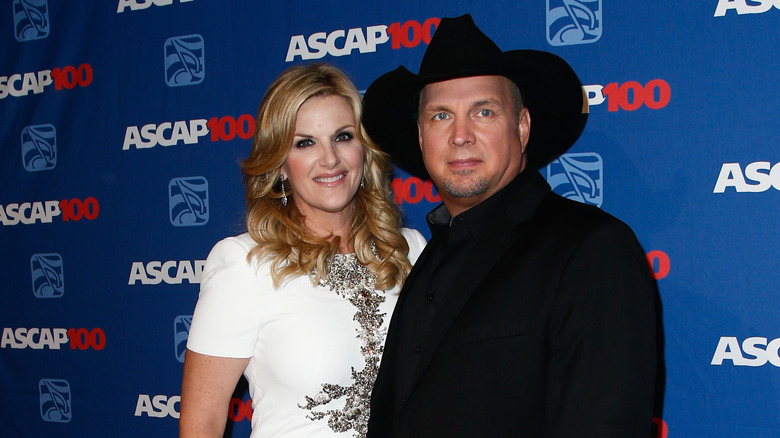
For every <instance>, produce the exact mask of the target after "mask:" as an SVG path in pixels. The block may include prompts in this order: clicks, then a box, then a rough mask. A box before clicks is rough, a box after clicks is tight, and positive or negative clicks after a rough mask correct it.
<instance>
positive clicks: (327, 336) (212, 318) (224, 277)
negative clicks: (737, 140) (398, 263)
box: [187, 228, 425, 438]
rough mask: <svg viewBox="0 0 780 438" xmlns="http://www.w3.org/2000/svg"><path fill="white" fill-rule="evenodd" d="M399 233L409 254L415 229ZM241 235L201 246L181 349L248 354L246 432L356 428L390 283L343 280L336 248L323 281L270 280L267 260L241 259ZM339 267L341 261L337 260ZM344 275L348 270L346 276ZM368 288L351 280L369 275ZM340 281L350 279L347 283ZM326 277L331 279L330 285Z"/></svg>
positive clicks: (416, 243)
mask: <svg viewBox="0 0 780 438" xmlns="http://www.w3.org/2000/svg"><path fill="white" fill-rule="evenodd" d="M402 233H403V235H404V237H405V238H406V240H407V242H408V243H409V261H410V262H412V263H414V262H415V261H416V260H417V257H418V256H419V254H420V252H421V251H422V249H423V247H424V246H425V238H424V237H423V236H422V235H421V234H420V233H419V232H418V231H417V230H413V229H408V228H404V229H402ZM254 245H255V242H254V241H253V240H252V238H251V237H250V236H249V235H248V234H242V235H240V236H235V237H229V238H227V239H224V240H222V241H220V242H218V243H217V244H216V245H215V246H214V248H213V249H212V250H211V252H210V253H209V256H208V258H207V260H206V266H205V269H204V272H203V277H202V280H201V287H200V295H199V298H198V303H197V305H196V306H195V312H194V314H193V318H192V325H191V327H190V332H189V337H188V340H187V348H188V349H190V350H192V351H194V352H197V353H201V354H206V355H210V356H218V357H231V358H251V359H250V361H249V365H248V366H247V368H246V370H245V371H244V376H245V377H246V379H247V381H248V382H249V394H250V396H251V397H252V408H253V410H254V412H253V414H252V435H251V436H252V438H260V437H263V438H269V437H284V438H294V437H306V438H312V437H362V436H364V435H365V429H366V422H367V420H368V406H369V398H370V394H371V388H372V387H373V383H374V379H375V378H376V371H377V370H378V367H379V359H380V357H381V352H382V346H383V345H384V340H385V335H386V332H387V326H388V324H389V323H390V317H391V315H392V312H393V307H394V306H395V303H396V301H397V298H398V292H399V288H398V287H396V288H394V289H392V290H389V291H374V290H373V279H372V278H366V277H361V276H358V277H354V276H353V277H354V278H351V280H350V279H348V280H350V281H346V282H345V281H344V279H345V276H344V275H343V274H344V273H349V272H354V271H353V270H352V269H349V268H347V269H345V267H349V266H351V265H352V263H354V255H352V254H348V255H342V256H338V260H337V261H336V262H334V265H333V266H334V267H333V268H331V272H332V273H334V272H337V271H338V269H342V271H341V273H342V275H335V276H334V275H331V276H329V277H330V278H331V279H333V278H337V279H340V280H341V281H338V280H336V281H335V282H334V281H330V282H329V285H316V286H315V285H312V284H311V282H310V280H309V278H308V276H301V277H296V278H294V279H292V280H290V281H287V282H285V283H283V284H282V285H281V286H280V287H279V288H274V287H273V282H272V280H271V276H270V271H269V268H268V266H267V265H265V264H263V263H261V264H259V265H258V263H257V262H256V261H254V260H253V261H251V262H247V259H246V256H247V253H248V252H249V250H250V249H251V248H252V247H254ZM339 266H340V267H341V268H339ZM347 277H349V275H347ZM366 281H369V282H370V285H371V288H370V290H369V291H367V290H365V289H364V288H362V287H360V286H358V287H353V286H354V285H355V283H356V282H357V283H359V284H369V283H366ZM346 283H352V285H351V286H350V285H347V284H346ZM331 286H332V287H331Z"/></svg>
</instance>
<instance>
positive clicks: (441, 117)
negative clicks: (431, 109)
mask: <svg viewBox="0 0 780 438" xmlns="http://www.w3.org/2000/svg"><path fill="white" fill-rule="evenodd" d="M446 118H447V113H436V114H434V115H433V120H444V119H446Z"/></svg>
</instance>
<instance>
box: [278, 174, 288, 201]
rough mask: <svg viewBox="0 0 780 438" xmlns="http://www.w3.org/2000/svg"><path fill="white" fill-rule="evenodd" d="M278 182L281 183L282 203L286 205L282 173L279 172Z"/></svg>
mask: <svg viewBox="0 0 780 438" xmlns="http://www.w3.org/2000/svg"><path fill="white" fill-rule="evenodd" d="M279 182H280V183H281V184H282V205H284V206H286V205H287V193H286V192H285V191H284V175H282V174H279Z"/></svg>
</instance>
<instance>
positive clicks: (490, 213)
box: [395, 169, 537, 396]
mask: <svg viewBox="0 0 780 438" xmlns="http://www.w3.org/2000/svg"><path fill="white" fill-rule="evenodd" d="M536 174H537V172H536V171H535V170H533V169H529V170H527V171H524V172H521V173H520V174H519V175H518V176H517V177H515V179H514V180H512V181H511V182H510V183H509V184H507V185H506V186H505V187H503V188H502V189H501V190H499V191H498V192H496V193H495V194H494V195H493V196H491V197H490V198H488V199H486V200H484V201H482V202H481V203H479V204H477V205H475V206H473V207H471V208H470V209H468V210H466V211H464V212H462V213H461V214H459V215H457V216H455V217H452V216H451V215H450V212H449V211H448V210H447V208H446V207H445V206H444V204H442V205H439V206H438V207H436V209H434V210H433V211H432V212H430V213H429V214H428V216H427V217H426V219H427V221H428V227H429V228H430V230H431V240H430V241H429V242H428V248H426V250H427V251H430V255H429V256H428V257H427V259H426V261H425V265H424V266H417V267H416V269H421V270H422V271H421V272H420V273H419V274H417V276H416V277H415V278H414V283H413V284H411V285H410V286H409V288H408V289H407V291H406V293H407V294H408V295H407V297H406V298H405V301H404V304H403V306H402V308H397V309H396V310H395V311H396V312H397V313H400V315H398V321H399V332H398V333H399V338H398V349H399V354H398V356H397V357H398V363H397V364H396V365H397V372H398V377H399V379H398V380H397V382H396V384H397V385H400V386H399V387H398V388H397V389H398V390H400V391H402V396H405V395H406V394H403V391H406V390H408V384H409V383H410V382H409V381H410V379H411V378H412V375H413V374H414V371H415V369H416V367H417V361H418V358H419V356H420V353H421V352H422V351H423V349H425V348H427V347H429V346H427V345H425V343H424V339H425V338H426V334H427V332H428V330H429V328H430V325H431V322H432V321H433V319H434V317H435V316H436V310H437V307H438V306H437V305H438V303H441V302H442V300H445V299H446V295H447V291H448V290H449V289H450V287H451V286H450V282H451V280H452V278H453V277H455V273H457V272H460V271H461V270H468V269H469V267H468V266H464V262H465V259H466V257H467V255H468V254H469V253H470V252H471V251H472V250H473V248H474V246H475V245H476V242H477V241H478V240H479V239H480V238H481V237H482V236H485V235H486V234H487V233H490V232H492V224H493V221H492V218H493V217H495V215H496V214H497V213H499V212H501V210H502V209H503V207H504V204H505V202H504V201H505V200H506V198H507V197H508V196H510V194H511V193H514V192H515V191H517V190H522V187H523V186H525V185H526V184H528V182H529V181H530V180H531V179H532V178H533V177H534V176H535V175H536ZM401 358H409V359H408V360H406V359H401Z"/></svg>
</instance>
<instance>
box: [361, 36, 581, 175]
mask: <svg viewBox="0 0 780 438" xmlns="http://www.w3.org/2000/svg"><path fill="white" fill-rule="evenodd" d="M482 75H500V76H505V77H507V78H509V79H510V80H512V81H513V82H515V84H517V86H518V88H520V91H521V93H522V95H523V100H524V105H525V106H526V107H527V108H528V110H529V112H530V115H531V136H530V139H529V142H528V146H527V147H526V151H527V153H528V161H529V166H532V167H535V168H539V167H543V166H545V165H547V164H548V163H549V162H550V161H552V160H554V159H555V158H557V157H558V156H559V155H561V154H562V153H564V152H565V151H566V150H567V149H568V148H569V147H571V145H572V144H574V142H575V141H576V140H577V138H578V137H579V135H580V134H581V133H582V130H583V129H584V127H585V123H586V121H587V117H588V114H587V100H585V97H584V94H583V91H582V84H581V83H580V81H579V79H578V78H577V75H576V73H574V70H572V68H571V67H570V66H569V64H568V63H566V61H564V60H563V59H561V58H560V57H558V56H556V55H554V54H552V53H548V52H542V51H537V50H512V51H507V52H503V56H502V60H501V62H500V63H496V64H493V65H487V66H476V67H473V68H468V69H463V70H458V71H449V72H447V73H446V74H438V75H427V76H425V75H416V74H414V73H412V72H410V71H409V70H407V69H406V68H405V67H403V66H401V67H398V68H397V69H395V70H393V71H391V72H389V73H386V74H384V75H382V76H380V77H379V78H378V79H377V80H375V81H374V82H373V83H372V84H371V85H370V86H369V87H368V89H367V90H366V93H365V95H364V97H363V125H364V127H365V129H366V132H367V133H368V135H369V137H370V138H371V140H372V141H374V142H375V143H376V144H377V145H379V146H380V147H381V148H382V149H383V150H384V151H385V152H387V153H388V154H390V156H391V158H392V160H393V162H394V163H395V164H396V165H397V166H398V167H400V168H402V169H404V170H405V171H407V172H409V173H410V174H412V175H415V176H418V177H421V178H427V177H428V172H427V170H426V169H425V165H424V163H423V158H422V152H421V150H420V145H419V142H418V131H417V111H418V109H417V105H418V100H417V99H418V96H419V93H420V91H421V90H422V89H423V87H425V86H426V85H427V84H430V83H434V82H440V81H445V80H449V79H456V78H461V77H470V76H482Z"/></svg>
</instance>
